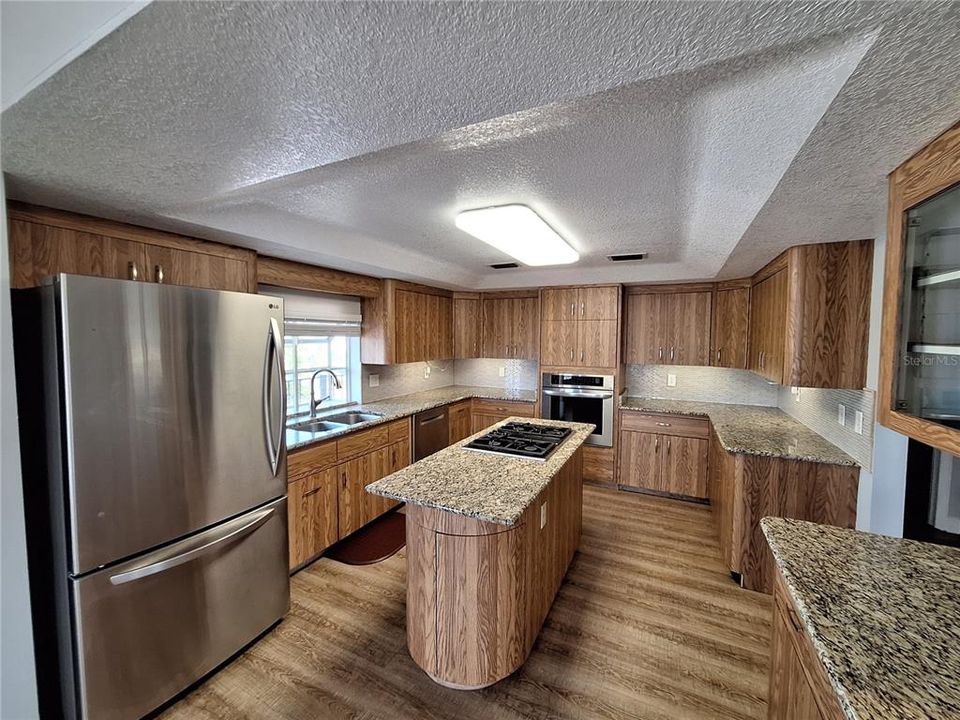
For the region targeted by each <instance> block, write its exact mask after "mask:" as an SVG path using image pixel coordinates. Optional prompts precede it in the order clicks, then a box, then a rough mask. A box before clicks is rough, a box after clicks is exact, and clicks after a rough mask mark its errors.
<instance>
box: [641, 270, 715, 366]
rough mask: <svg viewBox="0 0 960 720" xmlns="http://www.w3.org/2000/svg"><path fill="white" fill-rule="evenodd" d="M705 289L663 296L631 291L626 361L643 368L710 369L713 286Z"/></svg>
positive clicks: (649, 291)
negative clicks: (648, 365) (657, 365)
mask: <svg viewBox="0 0 960 720" xmlns="http://www.w3.org/2000/svg"><path fill="white" fill-rule="evenodd" d="M672 287H673V288H674V289H675V288H676V286H672ZM690 287H691V288H694V287H699V286H690ZM704 287H705V289H703V290H696V291H691V292H676V291H670V292H661V291H659V290H657V289H656V288H653V287H643V288H632V289H629V290H628V295H627V302H626V336H627V340H626V350H625V361H626V362H628V363H631V364H641V365H647V364H663V365H709V364H710V325H711V310H712V305H713V293H712V291H711V289H710V288H712V286H704Z"/></svg>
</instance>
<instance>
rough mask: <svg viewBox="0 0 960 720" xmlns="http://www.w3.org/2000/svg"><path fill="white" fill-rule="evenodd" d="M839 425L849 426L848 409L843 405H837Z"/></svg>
mask: <svg viewBox="0 0 960 720" xmlns="http://www.w3.org/2000/svg"><path fill="white" fill-rule="evenodd" d="M837 424H838V425H846V424H847V408H846V406H845V405H844V404H843V403H839V404H838V405H837Z"/></svg>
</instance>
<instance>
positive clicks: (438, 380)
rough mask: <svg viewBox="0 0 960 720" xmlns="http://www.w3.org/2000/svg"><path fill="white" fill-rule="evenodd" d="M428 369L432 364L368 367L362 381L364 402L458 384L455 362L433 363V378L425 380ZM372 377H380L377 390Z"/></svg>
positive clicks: (364, 368) (417, 363)
mask: <svg viewBox="0 0 960 720" xmlns="http://www.w3.org/2000/svg"><path fill="white" fill-rule="evenodd" d="M427 365H428V363H425V362H415V363H404V364H402V365H364V366H363V368H362V377H361V382H362V383H363V384H362V386H361V391H360V392H361V396H362V397H363V402H376V401H377V400H384V399H386V398H391V397H397V396H398V395H409V394H410V393H415V392H421V391H423V390H434V389H436V388H442V387H446V386H447V385H453V384H454V377H453V376H454V370H453V368H454V362H453V360H431V361H430V363H429V366H430V377H424V374H425V371H426V368H427ZM371 375H378V376H379V378H380V384H379V385H378V386H377V387H370V376H371Z"/></svg>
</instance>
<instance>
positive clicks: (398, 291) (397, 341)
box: [360, 280, 454, 365]
mask: <svg viewBox="0 0 960 720" xmlns="http://www.w3.org/2000/svg"><path fill="white" fill-rule="evenodd" d="M362 313H363V328H362V330H361V334H360V359H361V361H362V362H364V363H369V364H372V365H392V364H397V363H410V362H420V361H424V360H449V359H451V358H453V356H454V338H453V314H454V310H453V297H452V293H451V292H450V291H448V290H443V289H440V288H433V287H429V286H427V285H417V284H415V283H407V282H402V281H400V280H384V281H383V290H382V292H381V293H380V295H379V296H377V297H364V298H363V299H362Z"/></svg>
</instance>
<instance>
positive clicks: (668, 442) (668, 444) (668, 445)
mask: <svg viewBox="0 0 960 720" xmlns="http://www.w3.org/2000/svg"><path fill="white" fill-rule="evenodd" d="M669 454H670V441H669V440H667V455H669Z"/></svg>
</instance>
